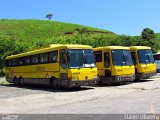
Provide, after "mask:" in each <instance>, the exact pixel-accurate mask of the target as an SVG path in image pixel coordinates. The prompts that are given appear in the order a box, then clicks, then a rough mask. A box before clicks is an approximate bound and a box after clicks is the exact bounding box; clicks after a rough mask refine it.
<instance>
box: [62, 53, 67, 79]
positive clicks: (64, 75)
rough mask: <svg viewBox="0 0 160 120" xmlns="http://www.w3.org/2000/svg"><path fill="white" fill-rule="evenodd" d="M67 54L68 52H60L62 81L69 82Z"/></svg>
mask: <svg viewBox="0 0 160 120" xmlns="http://www.w3.org/2000/svg"><path fill="white" fill-rule="evenodd" d="M67 78H68V74H67V52H66V50H60V79H61V80H67Z"/></svg>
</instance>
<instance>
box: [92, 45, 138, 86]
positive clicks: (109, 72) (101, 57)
mask: <svg viewBox="0 0 160 120" xmlns="http://www.w3.org/2000/svg"><path fill="white" fill-rule="evenodd" d="M93 50H94V54H95V58H96V65H97V69H98V76H99V78H100V79H99V83H100V84H101V83H102V84H105V83H117V82H122V81H133V80H134V79H135V71H134V69H135V68H134V65H133V61H132V58H131V54H130V49H129V47H122V46H106V47H98V48H93Z"/></svg>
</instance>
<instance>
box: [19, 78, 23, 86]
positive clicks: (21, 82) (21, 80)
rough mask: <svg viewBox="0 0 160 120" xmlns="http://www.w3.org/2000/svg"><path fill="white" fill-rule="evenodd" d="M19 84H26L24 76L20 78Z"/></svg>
mask: <svg viewBox="0 0 160 120" xmlns="http://www.w3.org/2000/svg"><path fill="white" fill-rule="evenodd" d="M19 84H20V85H22V86H23V85H24V79H23V78H22V77H20V78H19Z"/></svg>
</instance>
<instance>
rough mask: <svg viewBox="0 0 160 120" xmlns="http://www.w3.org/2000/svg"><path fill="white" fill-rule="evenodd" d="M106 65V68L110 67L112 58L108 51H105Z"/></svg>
mask: <svg viewBox="0 0 160 120" xmlns="http://www.w3.org/2000/svg"><path fill="white" fill-rule="evenodd" d="M104 67H105V68H109V67H110V58H109V53H108V52H105V53H104Z"/></svg>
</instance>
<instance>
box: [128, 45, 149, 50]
mask: <svg viewBox="0 0 160 120" xmlns="http://www.w3.org/2000/svg"><path fill="white" fill-rule="evenodd" d="M130 49H131V50H139V49H141V50H143V49H151V47H148V46H130Z"/></svg>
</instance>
